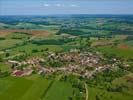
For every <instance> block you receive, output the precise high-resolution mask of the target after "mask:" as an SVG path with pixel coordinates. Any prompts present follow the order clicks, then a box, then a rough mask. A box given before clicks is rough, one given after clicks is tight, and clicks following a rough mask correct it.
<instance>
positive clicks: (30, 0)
mask: <svg viewBox="0 0 133 100" xmlns="http://www.w3.org/2000/svg"><path fill="white" fill-rule="evenodd" d="M50 14H52V15H53V14H133V0H0V15H50Z"/></svg>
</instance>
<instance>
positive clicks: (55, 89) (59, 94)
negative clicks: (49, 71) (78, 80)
mask: <svg viewBox="0 0 133 100" xmlns="http://www.w3.org/2000/svg"><path fill="white" fill-rule="evenodd" d="M72 91H73V89H72V86H71V85H70V84H67V83H61V82H58V81H55V82H54V83H53V85H52V87H51V88H50V89H49V91H48V92H47V94H46V96H45V97H44V99H43V100H55V98H56V100H68V99H69V97H70V96H71V95H72Z"/></svg>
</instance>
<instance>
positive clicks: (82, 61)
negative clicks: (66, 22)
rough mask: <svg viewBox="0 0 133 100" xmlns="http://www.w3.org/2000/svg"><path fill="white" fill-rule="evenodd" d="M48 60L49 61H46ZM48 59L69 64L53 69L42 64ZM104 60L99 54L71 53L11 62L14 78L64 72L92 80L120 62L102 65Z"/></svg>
mask: <svg viewBox="0 0 133 100" xmlns="http://www.w3.org/2000/svg"><path fill="white" fill-rule="evenodd" d="M46 59H47V60H46ZM48 59H53V60H54V59H55V60H58V61H60V62H68V63H67V64H66V63H65V64H64V65H63V66H61V67H52V66H47V67H46V66H43V65H41V62H45V61H48ZM102 59H103V57H102V55H101V54H99V53H90V52H88V53H77V52H69V53H59V54H54V53H51V54H49V56H48V57H46V58H40V57H35V58H31V59H29V60H27V61H22V62H19V61H13V60H9V61H8V62H9V63H10V64H14V65H15V66H16V67H15V68H13V69H12V74H11V75H12V76H17V77H21V76H26V75H30V74H32V73H33V71H35V72H37V73H38V74H41V73H44V74H51V73H54V72H62V73H66V74H69V73H74V74H76V75H79V76H82V77H85V78H90V77H92V76H93V75H95V74H96V73H99V72H102V71H104V70H106V69H111V68H115V67H116V66H117V63H118V62H120V61H119V60H117V59H115V58H114V59H113V60H114V63H113V64H102V63H101V60H102ZM24 65H26V67H23V68H20V67H21V66H24ZM89 68H93V70H88V69H89Z"/></svg>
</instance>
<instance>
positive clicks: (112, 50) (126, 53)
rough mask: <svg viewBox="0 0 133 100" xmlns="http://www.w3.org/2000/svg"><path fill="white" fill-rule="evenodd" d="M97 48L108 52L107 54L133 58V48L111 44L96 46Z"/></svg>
mask: <svg viewBox="0 0 133 100" xmlns="http://www.w3.org/2000/svg"><path fill="white" fill-rule="evenodd" d="M96 49H97V50H99V51H101V52H103V53H106V54H115V55H116V56H120V57H124V58H133V50H132V49H131V50H130V49H121V48H117V47H111V46H102V47H98V48H96Z"/></svg>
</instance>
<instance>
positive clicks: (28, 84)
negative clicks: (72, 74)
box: [0, 76, 73, 100]
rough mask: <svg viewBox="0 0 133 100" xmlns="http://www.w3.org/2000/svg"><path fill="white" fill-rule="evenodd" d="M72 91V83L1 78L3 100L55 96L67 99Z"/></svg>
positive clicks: (38, 99)
mask: <svg viewBox="0 0 133 100" xmlns="http://www.w3.org/2000/svg"><path fill="white" fill-rule="evenodd" d="M34 77H35V76H34ZM54 91H56V92H54ZM57 91H58V92H57ZM72 91H73V88H72V86H71V85H70V84H67V83H63V82H59V81H55V82H54V81H53V82H52V81H50V80H46V79H42V78H37V79H36V78H34V79H32V78H30V80H29V79H28V78H15V77H6V78H2V79H1V80H0V99H1V100H55V98H58V100H62V99H63V100H67V99H68V98H69V96H71V95H72ZM9 94H10V95H9ZM64 95H65V97H64Z"/></svg>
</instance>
